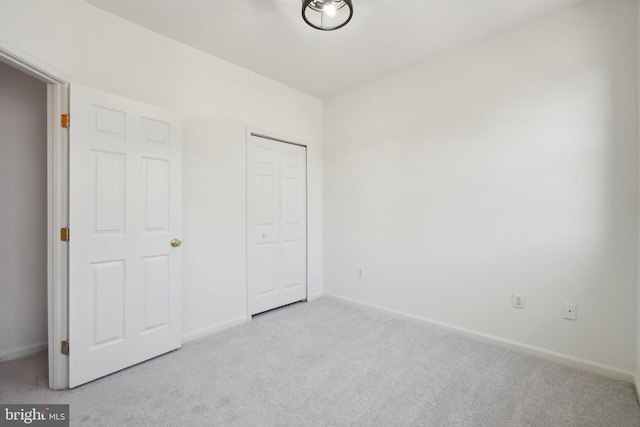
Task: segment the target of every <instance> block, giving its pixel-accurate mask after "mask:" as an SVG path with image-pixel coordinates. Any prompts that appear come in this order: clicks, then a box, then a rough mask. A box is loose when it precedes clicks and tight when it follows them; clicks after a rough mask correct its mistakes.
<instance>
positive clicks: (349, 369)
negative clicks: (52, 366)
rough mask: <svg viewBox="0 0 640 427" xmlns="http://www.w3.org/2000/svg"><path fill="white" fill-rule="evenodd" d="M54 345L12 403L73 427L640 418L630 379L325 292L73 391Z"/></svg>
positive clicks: (9, 394)
mask: <svg viewBox="0 0 640 427" xmlns="http://www.w3.org/2000/svg"><path fill="white" fill-rule="evenodd" d="M46 378H47V368H46V354H39V355H35V356H32V357H30V358H26V359H22V360H16V361H11V362H6V363H3V364H0V403H30V404H39V403H47V404H54V403H68V404H70V405H71V406H70V411H71V425H72V426H474V427H481V426H545V427H547V426H562V427H568V426H579V427H588V426H634V427H637V426H640V407H639V405H638V402H637V400H636V397H635V392H634V389H633V386H632V385H631V384H628V383H625V382H621V381H615V380H611V379H608V378H604V377H600V376H597V375H594V374H591V373H587V372H582V371H579V370H575V369H572V368H568V367H565V366H561V365H558V364H554V363H552V362H548V361H545V360H540V359H536V358H534V357H530V356H526V355H522V354H519V353H515V352H512V351H509V350H506V349H503V348H499V347H493V346H491V345H487V344H484V343H481V342H477V341H474V340H470V339H467V338H462V337H459V336H456V335H452V334H448V333H446V332H443V331H441V330H438V329H433V328H431V327H429V326H426V325H421V324H418V323H413V322H408V321H405V320H400V319H398V318H395V317H393V316H390V315H386V314H383V313H378V312H372V311H369V310H366V309H361V308H359V307H354V306H351V305H346V304H344V303H342V302H338V301H336V300H333V299H328V298H322V299H320V300H317V301H314V302H311V303H299V304H295V305H291V306H288V307H284V308H282V309H279V310H275V311H272V312H268V313H265V314H263V315H260V316H256V317H255V318H254V320H253V321H252V322H251V323H249V324H246V325H243V326H239V327H236V328H234V329H231V330H228V331H225V332H222V333H219V334H216V335H213V336H211V337H208V338H206V339H203V340H200V341H197V342H193V343H189V344H186V345H185V346H183V348H182V349H180V350H178V351H175V352H173V353H170V354H167V355H165V356H162V357H159V358H156V359H153V360H151V361H148V362H146V363H143V364H140V365H138V366H135V367H132V368H129V369H127V370H125V371H121V372H119V373H116V374H113V375H110V376H108V377H105V378H103V379H100V380H97V381H94V382H92V383H90V384H87V385H84V386H82V387H79V388H76V389H74V390H67V391H58V392H52V391H49V390H47V389H46Z"/></svg>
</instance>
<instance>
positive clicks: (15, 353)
mask: <svg viewBox="0 0 640 427" xmlns="http://www.w3.org/2000/svg"><path fill="white" fill-rule="evenodd" d="M48 347H49V345H48V343H47V341H44V342H41V343H37V344H32V345H28V346H26V347H21V348H18V349H12V350H7V351H4V352H2V353H0V362H6V361H8V360H14V359H19V358H21V357H24V356H29V355H31V354H35V353H40V352H41V351H45V350H46V349H47V348H48Z"/></svg>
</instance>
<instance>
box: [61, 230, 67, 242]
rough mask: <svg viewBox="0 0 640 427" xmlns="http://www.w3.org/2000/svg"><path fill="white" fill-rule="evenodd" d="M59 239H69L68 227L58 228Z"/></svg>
mask: <svg viewBox="0 0 640 427" xmlns="http://www.w3.org/2000/svg"><path fill="white" fill-rule="evenodd" d="M60 240H62V241H63V242H68V241H69V227H65V228H61V229H60Z"/></svg>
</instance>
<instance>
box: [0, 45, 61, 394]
mask: <svg viewBox="0 0 640 427" xmlns="http://www.w3.org/2000/svg"><path fill="white" fill-rule="evenodd" d="M0 62H2V63H3V64H0V65H3V66H4V67H10V69H9V68H5V70H4V71H5V72H8V73H11V74H12V75H14V77H16V78H18V79H20V80H23V79H25V78H34V79H35V80H37V81H38V82H40V83H42V84H44V85H45V88H46V95H45V96H44V97H43V99H44V102H45V106H44V107H40V108H42V110H44V111H45V112H46V113H45V120H46V124H45V125H44V130H45V133H44V135H45V140H46V155H45V156H44V164H46V167H45V170H46V171H45V172H42V171H40V173H41V174H37V173H32V174H26V175H20V174H19V173H18V174H17V175H16V176H17V177H20V180H24V179H27V180H31V179H33V180H34V181H35V186H36V187H37V184H38V182H37V181H38V178H37V177H40V179H41V178H44V179H45V183H44V187H45V188H44V189H42V188H41V189H40V190H38V191H40V192H41V193H42V194H41V195H44V196H45V200H46V201H45V202H44V203H42V201H41V200H40V201H39V202H36V203H37V204H38V203H39V204H38V205H37V206H36V207H35V208H34V209H35V210H38V209H41V210H42V208H43V207H44V212H39V213H38V212H33V211H32V210H31V209H26V208H25V210H26V211H29V212H28V214H27V213H26V212H25V217H24V218H21V219H22V220H26V217H27V216H29V215H33V216H34V218H35V220H34V221H36V222H37V221H42V220H44V221H46V222H45V224H46V225H43V224H40V226H39V227H40V229H41V230H42V231H44V233H45V235H44V236H42V235H40V236H39V238H40V239H42V242H38V241H37V240H36V237H37V233H38V232H37V231H36V230H33V231H32V232H33V234H34V235H36V237H34V241H35V243H32V245H33V247H40V248H41V247H42V246H43V245H46V250H42V252H43V253H41V254H40V255H39V256H40V258H38V259H40V262H41V261H42V259H44V258H46V267H42V266H36V267H33V270H34V271H33V273H34V276H33V277H35V278H39V279H34V278H31V279H28V278H27V275H25V274H18V273H16V274H18V275H21V276H22V277H21V279H24V280H28V281H30V280H34V281H35V282H36V284H35V285H34V287H35V288H37V287H38V285H39V286H42V282H40V283H39V284H38V283H37V282H38V280H44V281H45V282H46V296H45V297H43V296H42V295H41V294H40V295H39V296H36V297H35V298H34V300H33V301H30V302H29V304H30V305H29V309H31V310H39V311H41V310H42V309H43V306H45V305H46V315H45V316H44V317H45V319H46V333H43V331H42V330H41V328H42V319H41V316H42V313H40V314H35V315H34V316H35V317H32V318H31V320H33V319H35V318H36V317H37V318H38V319H40V320H38V321H34V323H39V325H36V324H34V325H33V328H31V329H33V330H34V331H36V332H35V335H34V336H38V335H39V337H40V338H34V337H31V339H30V341H31V342H30V343H28V344H26V345H21V343H20V341H19V340H18V341H15V340H14V341H13V342H11V341H10V340H7V342H11V343H10V344H7V347H11V346H13V347H15V348H14V349H13V350H7V352H6V354H7V356H6V357H7V358H9V357H11V358H15V357H20V356H23V355H27V354H29V353H34V352H37V351H40V350H43V349H44V348H45V347H48V349H49V352H48V365H49V388H50V389H52V390H57V389H63V388H67V380H68V375H67V360H66V356H64V355H63V354H62V353H61V352H60V346H61V343H62V342H63V341H65V340H66V339H67V247H66V242H63V241H61V239H60V230H61V229H62V228H65V227H67V218H68V217H67V200H68V186H67V182H68V167H67V165H68V163H67V159H68V145H67V130H66V129H65V128H63V127H62V126H61V122H60V118H61V116H62V114H67V113H68V110H67V109H68V86H69V82H70V79H69V78H68V77H67V76H65V75H63V74H62V73H60V72H59V71H57V70H54V69H52V68H51V67H50V66H48V65H47V64H44V63H42V62H41V61H40V60H38V59H36V58H33V57H32V56H31V55H29V54H28V53H26V52H24V51H22V50H21V49H20V48H19V47H17V46H15V45H12V44H11V43H9V42H7V41H4V40H0ZM16 73H21V74H24V75H21V74H16ZM25 75H26V76H25ZM36 86H37V85H36ZM23 148H24V147H23ZM3 149H5V147H3ZM31 154H32V153H31ZM40 154H42V153H40ZM26 157H27V158H28V157H29V155H27V156H26ZM14 166H16V165H14ZM22 172H26V171H22ZM23 176H26V177H27V178H23ZM10 185H12V186H14V187H16V188H17V191H20V188H22V187H20V182H18V183H11V184H10ZM23 187H24V188H26V186H24V185H23ZM16 188H14V190H16ZM38 218H39V219H38ZM5 226H6V227H8V228H10V227H12V224H5ZM45 236H46V237H45ZM30 240H31V239H30ZM45 242H46V243H45ZM9 246H11V245H9ZM11 249H12V248H11V247H9V250H11ZM27 252H28V251H27ZM12 256H13V257H16V256H17V259H19V260H20V261H19V263H20V264H24V265H22V267H25V266H28V265H29V263H30V262H34V260H33V259H32V258H31V259H30V257H31V254H30V253H24V254H13V255H12ZM38 262H39V261H38V260H37V259H36V260H35V263H36V264H37V263H38ZM24 271H27V270H25V269H24V268H22V269H20V270H18V272H19V273H21V272H24ZM40 291H41V290H40ZM32 295H38V291H36V290H34V292H33V293H32ZM26 297H27V298H28V297H29V292H28V291H27V292H26ZM43 298H44V300H45V301H46V303H44V302H43V301H42V299H43ZM37 300H39V301H37ZM16 302H17V301H16V299H14V298H10V301H9V303H10V304H11V303H16ZM5 327H6V326H5ZM9 327H10V328H12V330H13V333H20V331H21V328H22V327H24V325H17V324H15V322H14V321H12V322H11V323H9ZM22 338H23V339H26V338H27V337H22ZM43 338H45V340H44V341H42V339H43ZM38 339H39V341H38Z"/></svg>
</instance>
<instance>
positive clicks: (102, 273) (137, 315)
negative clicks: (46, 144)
mask: <svg viewBox="0 0 640 427" xmlns="http://www.w3.org/2000/svg"><path fill="white" fill-rule="evenodd" d="M70 114H71V126H70V149H69V151H70V159H69V164H70V171H69V177H70V180H69V182H70V184H69V202H70V206H69V226H70V241H69V344H70V354H69V386H70V387H75V386H77V385H80V384H83V383H86V382H88V381H91V380H93V379H96V378H99V377H102V376H104V375H107V374H110V373H112V372H115V371H118V370H120V369H123V368H126V367H128V366H131V365H134V364H136V363H139V362H141V361H144V360H147V359H150V358H152V357H155V356H158V355H160V354H163V353H166V352H168V351H170V350H174V349H176V348H178V347H180V345H181V316H182V314H181V283H180V281H181V255H180V252H181V249H180V248H179V247H173V246H172V245H171V241H172V239H175V238H179V237H180V234H181V197H182V196H181V161H182V160H181V156H182V145H181V140H180V138H181V136H180V119H179V117H178V116H176V115H175V114H174V113H172V112H169V111H166V110H162V109H159V108H156V107H152V106H149V105H146V104H142V103H139V102H135V101H131V100H128V99H124V98H121V97H117V96H114V95H111V94H107V93H103V92H100V91H96V90H93V89H89V88H86V87H82V86H79V85H76V84H73V85H72V86H71V93H70ZM174 244H177V243H174Z"/></svg>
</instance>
